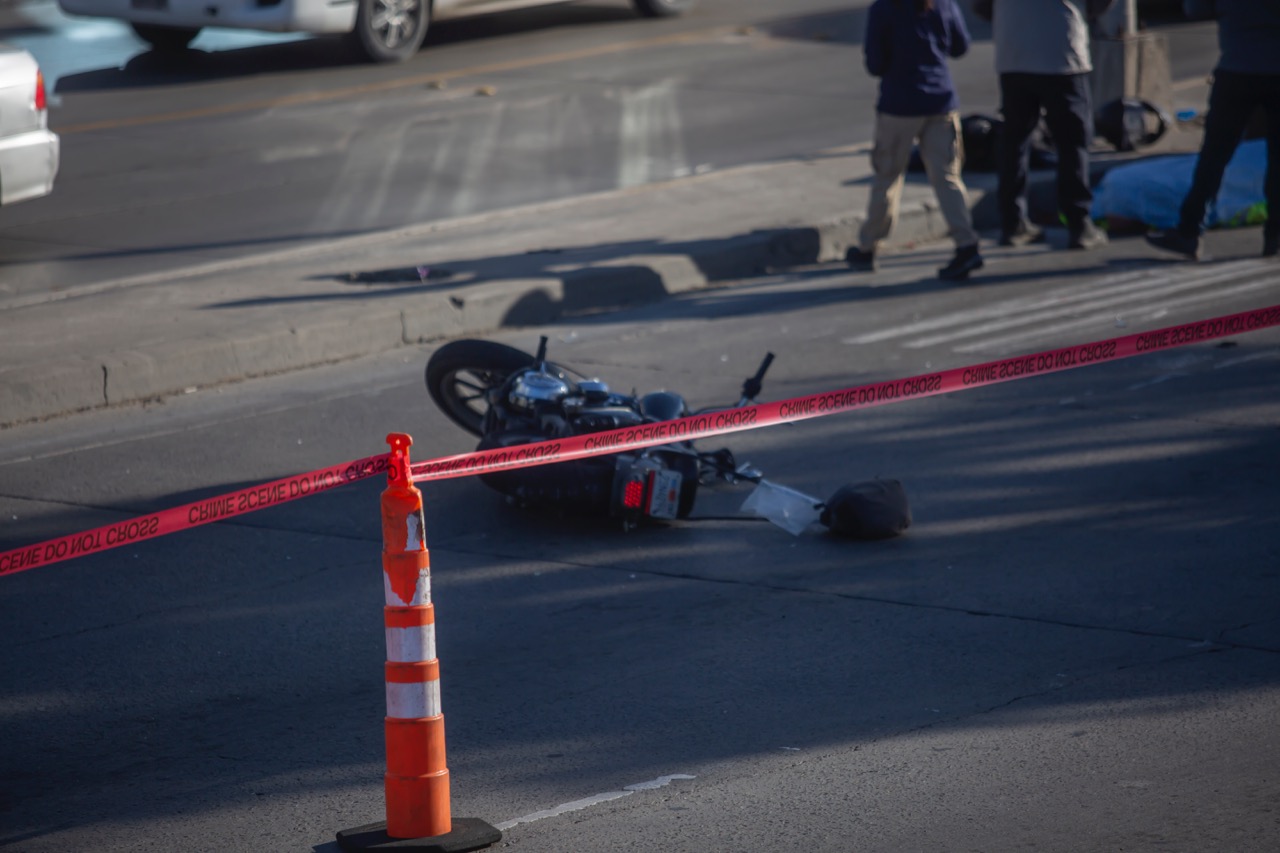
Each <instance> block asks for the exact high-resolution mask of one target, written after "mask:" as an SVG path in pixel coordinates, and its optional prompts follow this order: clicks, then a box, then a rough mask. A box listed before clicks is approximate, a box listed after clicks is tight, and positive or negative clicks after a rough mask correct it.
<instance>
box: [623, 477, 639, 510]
mask: <svg viewBox="0 0 1280 853" xmlns="http://www.w3.org/2000/svg"><path fill="white" fill-rule="evenodd" d="M622 506H623V507H624V508H625V509H640V508H641V507H642V506H644V481H643V480H630V481H629V482H628V483H627V485H626V486H624V487H623V489H622Z"/></svg>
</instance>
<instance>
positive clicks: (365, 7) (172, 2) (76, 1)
mask: <svg viewBox="0 0 1280 853" xmlns="http://www.w3.org/2000/svg"><path fill="white" fill-rule="evenodd" d="M566 1H567V0H58V5H59V6H60V7H62V11H64V12H66V13H67V14H70V15H85V16H88V17H97V18H116V19H117V20H122V21H128V22H129V23H130V24H131V25H132V26H133V31H134V32H135V33H137V34H138V36H139V37H140V38H141V39H142V40H143V41H145V42H147V43H148V44H150V45H151V46H152V48H153V49H155V50H165V51H177V50H182V49H183V48H185V47H186V46H187V45H189V44H190V43H191V40H192V39H194V38H195V37H196V35H197V34H198V33H199V32H200V30H201V29H202V28H204V27H231V28H235V29H247V30H268V31H271V32H278V33H294V32H300V33H349V34H350V40H351V41H352V42H353V43H354V45H355V46H356V47H357V48H358V49H359V50H360V51H361V52H362V53H363V54H364V55H365V56H366V57H368V58H369V59H371V60H373V61H375V62H398V61H401V60H405V59H408V58H409V57H411V56H413V54H414V53H415V52H417V50H418V48H419V47H420V46H421V45H422V39H423V37H425V36H426V34H427V26H428V24H430V22H431V21H432V19H435V20H443V19H445V18H458V17H462V16H464V15H479V14H482V13H486V12H503V11H507V10H510V9H523V8H526V7H529V6H550V5H552V4H554V3H563V2H566ZM693 3H694V0H631V5H632V6H634V7H635V10H636V11H637V12H638V13H639V14H641V15H643V16H645V17H650V18H665V17H669V16H671V15H678V14H680V13H681V12H683V11H684V10H685V9H688V8H689V7H690V6H692V5H693Z"/></svg>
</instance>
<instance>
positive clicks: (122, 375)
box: [0, 189, 983, 427]
mask: <svg viewBox="0 0 1280 853" xmlns="http://www.w3.org/2000/svg"><path fill="white" fill-rule="evenodd" d="M971 195H972V197H973V198H972V199H971V200H972V201H974V202H975V203H976V202H979V201H980V200H981V198H982V196H983V191H982V190H980V189H971ZM862 221H863V217H862V216H861V215H860V214H853V213H850V214H847V215H840V216H837V217H834V218H829V219H828V220H826V221H823V222H817V223H814V224H813V225H808V226H804V225H797V226H793V227H786V228H778V229H773V230H768V231H763V232H754V233H752V234H748V235H744V236H740V237H735V238H731V239H727V240H719V241H710V245H709V246H708V247H707V248H706V250H703V251H692V252H688V253H684V254H678V255H675V254H673V255H662V254H648V255H642V256H635V257H630V258H610V259H608V260H607V261H604V262H600V263H594V264H589V265H586V266H584V267H582V268H580V269H576V270H572V271H568V272H565V273H563V274H561V275H558V276H553V277H539V278H530V279H523V280H521V279H516V280H511V279H508V280H504V281H501V282H494V283H491V284H488V285H482V286H479V287H477V288H472V289H470V290H468V291H467V293H466V295H465V296H456V295H447V294H431V295H428V296H425V297H418V298H416V299H415V300H413V303H412V304H411V305H409V304H406V305H403V306H399V307H394V308H393V307H390V306H387V307H386V308H385V309H383V310H379V311H374V312H369V311H360V312H346V313H340V312H338V311H325V312H311V313H304V314H302V315H301V316H300V317H299V318H297V319H299V320H300V321H301V322H297V323H292V322H291V323H290V325H288V326H280V327H276V328H273V329H266V330H254V331H251V332H249V333H248V334H245V335H236V334H232V335H229V336H225V335H217V336H214V335H206V336H201V337H186V338H184V339H183V340H182V341H181V342H169V341H161V342H156V343H155V344H154V345H152V346H146V347H143V346H139V347H138V348H136V349H129V350H124V351H117V352H113V353H110V354H108V355H106V356H105V357H103V358H100V359H96V360H91V359H85V358H81V359H75V360H69V361H67V362H63V363H54V364H45V365H44V366H43V368H42V369H41V371H40V372H39V374H38V375H30V376H26V375H15V372H13V371H8V372H6V373H7V374H8V375H3V376H0V413H3V414H2V415H0V418H2V420H0V427H8V426H14V425H17V424H21V423H26V422H32V421H38V420H43V419H46V418H51V417H58V416H62V415H67V414H71V413H75V412H82V411H87V410H91V409H96V408H102V407H107V406H119V405H125V404H136V403H143V402H148V401H155V400H159V399H162V398H164V397H168V396H175V395H180V394H183V393H189V392H191V391H193V390H195V389H198V388H208V387H213V386H217V385H222V384H226V383H229V382H235V381H241V380H245V379H252V378H258V377H262V376H268V375H273V374H279V373H285V372H289V371H294V370H303V369H307V368H312V367H317V366H321V365H325V364H332V363H336V362H340V361H346V360H350V359H354V358H359V357H362V356H369V355H375V354H378V353H383V352H388V351H391V350H394V349H397V348H400V347H407V346H420V345H422V344H424V343H430V342H434V341H439V340H444V339H448V338H452V337H464V336H469V335H484V334H487V333H492V332H493V331H495V330H497V329H500V328H509V327H518V326H535V325H541V324H547V323H554V322H558V321H561V320H565V319H569V318H572V317H575V316H583V315H588V314H597V313H602V312H608V311H617V310H622V309H625V308H629V307H634V306H638V305H643V304H649V303H653V302H657V301H660V300H662V299H666V298H669V297H671V296H673V295H676V294H680V293H686V292H689V291H693V290H698V289H701V288H705V287H708V286H712V285H714V284H716V283H718V282H727V281H732V280H736V279H742V278H750V277H755V276H759V275H762V274H766V273H769V272H772V271H777V270H783V269H787V268H792V267H797V266H804V265H808V264H815V263H822V262H827V261H834V260H839V259H841V258H843V256H844V252H845V249H846V248H847V247H848V246H850V245H852V244H853V243H854V241H855V240H856V238H857V234H858V229H859V228H860V227H861V225H862ZM946 230H947V229H946V223H945V222H944V221H943V220H942V217H941V214H940V213H939V211H938V209H937V207H936V205H933V204H929V203H920V202H912V203H904V204H903V206H902V208H901V211H900V214H899V219H898V222H897V224H896V226H895V228H894V234H893V244H895V245H898V246H902V245H905V244H910V243H915V242H926V241H931V240H937V239H942V238H944V237H945V236H946Z"/></svg>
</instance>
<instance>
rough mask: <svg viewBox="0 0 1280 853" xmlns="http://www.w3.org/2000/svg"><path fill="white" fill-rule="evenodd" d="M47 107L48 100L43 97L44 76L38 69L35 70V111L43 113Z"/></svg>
mask: <svg viewBox="0 0 1280 853" xmlns="http://www.w3.org/2000/svg"><path fill="white" fill-rule="evenodd" d="M48 106H49V99H48V98H47V97H46V96H45V91H44V74H43V73H42V72H41V71H40V69H38V68H37V69H36V110H37V111H38V112H44V111H45V109H46V108H47V107H48Z"/></svg>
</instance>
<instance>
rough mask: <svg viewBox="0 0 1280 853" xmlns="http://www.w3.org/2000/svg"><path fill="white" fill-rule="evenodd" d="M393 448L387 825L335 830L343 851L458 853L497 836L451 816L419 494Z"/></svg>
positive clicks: (400, 443)
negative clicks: (337, 831)
mask: <svg viewBox="0 0 1280 853" xmlns="http://www.w3.org/2000/svg"><path fill="white" fill-rule="evenodd" d="M387 443H388V444H390V445H391V457H390V464H389V465H388V468H387V488H386V490H385V491H383V493H382V573H383V574H382V580H383V589H384V591H385V596H386V606H385V607H384V608H383V621H384V624H385V627H386V634H387V664H386V685H387V717H386V721H385V730H386V741H387V773H386V776H385V777H384V786H385V790H386V802H387V820H386V822H385V823H373V824H368V825H366V826H359V827H356V828H354V829H345V830H342V831H341V832H339V833H338V846H339V847H341V848H342V849H343V850H352V851H358V850H396V851H404V850H413V851H424V853H464V851H468V850H479V849H480V848H482V847H488V846H489V845H490V844H493V843H495V842H497V841H500V840H501V839H502V833H501V832H500V831H499V830H497V829H496V828H494V827H493V826H490V825H489V824H487V823H485V822H484V821H483V820H479V819H477V818H457V819H453V818H451V816H450V814H449V769H448V767H447V766H446V765H445V755H444V714H443V713H442V712H441V710H440V662H439V661H438V660H437V659H436V634H435V609H434V608H433V607H432V606H431V558H430V556H429V555H428V553H427V535H426V527H425V525H424V520H423V516H422V492H420V491H418V488H417V487H416V486H414V485H413V481H412V480H411V479H410V476H409V446H410V445H411V444H413V439H412V438H410V437H409V436H407V435H404V434H401V433H392V434H391V435H389V436H387Z"/></svg>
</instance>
